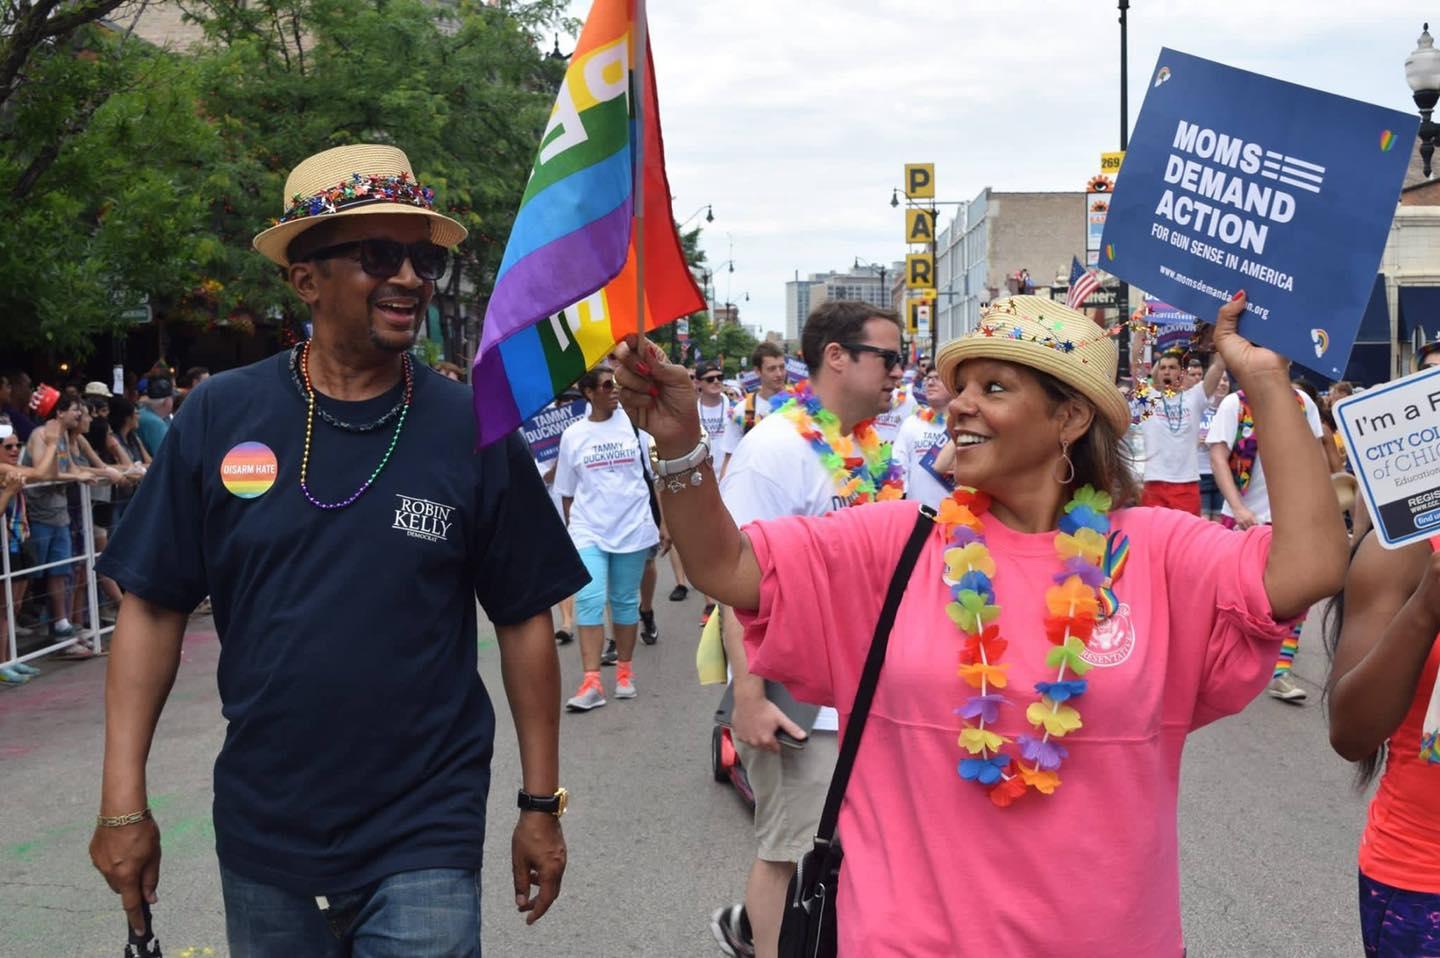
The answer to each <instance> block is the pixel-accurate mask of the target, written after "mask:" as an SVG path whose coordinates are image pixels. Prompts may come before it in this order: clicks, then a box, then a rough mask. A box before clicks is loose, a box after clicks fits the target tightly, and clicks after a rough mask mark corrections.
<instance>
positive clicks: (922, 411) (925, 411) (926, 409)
mask: <svg viewBox="0 0 1440 958" xmlns="http://www.w3.org/2000/svg"><path fill="white" fill-rule="evenodd" d="M915 415H916V416H918V417H920V421H921V422H935V421H936V420H937V418H938V420H939V422H940V425H942V426H943V425H945V413H944V411H943V410H937V409H936V408H935V407H934V406H921V407H920V408H919V409H917V410H915Z"/></svg>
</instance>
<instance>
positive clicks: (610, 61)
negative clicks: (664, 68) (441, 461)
mask: <svg viewBox="0 0 1440 958" xmlns="http://www.w3.org/2000/svg"><path fill="white" fill-rule="evenodd" d="M641 3H643V0H596V2H595V4H594V6H592V7H591V8H590V15H589V17H587V18H586V20H585V26H584V29H583V30H582V31H581V33H580V40H579V43H578V44H577V45H576V48H575V52H574V54H573V55H572V56H571V58H570V66H569V68H568V69H567V70H566V71H565V80H564V82H563V83H562V84H561V87H560V93H559V95H558V96H557V97H556V99H555V108H554V110H553V111H552V112H551V115H550V122H549V124H548V125H547V126H546V128H545V132H544V134H543V135H542V136H541V139H540V151H539V156H538V157H537V158H536V160H535V167H534V170H533V172H532V173H531V175H530V182H529V185H528V186H527V187H526V189H525V195H524V197H523V198H522V199H521V201H520V210H519V212H518V213H517V214H516V216H515V225H514V228H513V229H512V230H511V232H510V239H509V241H508V243H507V244H506V246H505V256H504V258H503V259H502V261H501V263H500V269H499V271H498V272H497V274H496V280H495V288H494V291H493V292H492V294H491V296H490V302H489V304H488V306H487V307H486V310H485V325H484V329H483V332H482V333H481V338H480V349H479V352H478V353H477V354H476V356H475V365H474V370H473V372H472V375H471V382H472V383H473V384H474V391H475V417H476V421H477V424H478V439H479V444H480V445H481V446H487V445H489V444H490V443H493V442H495V441H496V440H498V439H500V438H502V437H504V436H505V435H507V434H508V433H510V432H512V431H513V430H514V429H515V428H516V427H517V426H519V425H520V423H521V422H523V421H524V420H525V419H528V418H529V417H530V416H532V415H534V414H535V413H536V412H539V411H540V410H541V409H542V408H544V407H545V406H546V405H547V404H548V403H550V402H551V401H552V400H553V399H554V398H555V397H556V396H558V395H559V394H560V393H561V392H562V391H563V390H564V389H565V388H566V387H567V386H569V385H571V384H572V383H574V382H575V380H577V379H579V378H580V376H581V375H582V374H583V373H584V372H585V371H586V370H587V369H590V368H591V367H593V366H594V365H596V364H597V363H599V362H600V361H601V360H603V359H604V358H605V357H606V356H607V355H608V354H609V353H610V351H611V350H612V349H614V347H615V344H616V343H618V342H619V341H620V340H621V339H622V338H623V337H625V336H627V335H629V334H631V333H634V332H636V331H637V330H638V329H639V322H638V318H637V316H636V310H637V308H638V305H637V304H638V303H639V301H640V298H639V296H638V295H637V293H638V290H637V288H636V284H637V280H638V278H639V277H640V276H641V275H643V283H644V311H645V328H646V329H647V330H650V329H655V328H657V327H659V326H663V325H665V324H666V323H669V322H671V321H673V320H675V319H678V318H679V317H681V316H685V315H688V314H689V313H693V312H696V311H698V310H700V309H703V308H704V298H703V297H702V296H701V294H700V290H699V289H698V288H696V286H695V280H694V278H693V277H692V276H691V275H690V270H689V269H688V267H687V266H686V263H685V256H684V253H683V251H682V250H681V247H680V238H679V236H678V235H677V234H676V231H675V221H674V217H673V215H672V212H671V209H670V185H669V183H668V182H667V180H666V177H665V154H664V146H663V143H662V141H661V135H660V111H659V103H658V100H657V97H656V93H655V72H654V67H653V64H652V63H651V62H650V59H649V52H648V48H646V45H645V42H644V41H645V38H644V37H643V36H642V35H641V33H642V31H643V29H644V27H643V22H644V21H643V11H642V16H641V17H640V18H637V17H636V6H637V4H641ZM637 19H638V20H639V25H638V26H637ZM637 49H644V50H645V57H646V59H645V63H646V67H647V68H646V70H645V71H643V73H644V76H645V83H644V89H643V90H637V89H636V87H637V86H638V85H639V84H638V83H637V79H638V78H637V76H636V70H635V69H634V67H635V63H636V56H635V51H636V50H637ZM637 94H638V95H637ZM637 101H638V107H639V109H638V111H637V109H636V106H637ZM639 137H643V140H639V141H638V142H637V139H638V138H639ZM642 142H643V149H640V150H639V152H640V155H641V157H642V170H641V172H642V176H641V177H639V178H638V180H639V182H640V183H641V188H642V189H643V190H644V197H643V199H644V230H643V235H641V231H640V230H637V229H636V217H635V199H636V197H635V195H634V194H635V188H636V181H637V177H636V176H635V161H636V152H637V148H638V147H639V146H640V143H642ZM642 256H643V271H642V270H641V265H640V261H641V258H642Z"/></svg>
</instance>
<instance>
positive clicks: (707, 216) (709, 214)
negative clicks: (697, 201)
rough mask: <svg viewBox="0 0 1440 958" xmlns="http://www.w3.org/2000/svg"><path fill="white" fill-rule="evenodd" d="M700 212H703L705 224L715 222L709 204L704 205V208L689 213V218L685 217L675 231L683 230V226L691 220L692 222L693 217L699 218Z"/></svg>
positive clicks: (713, 213)
mask: <svg viewBox="0 0 1440 958" xmlns="http://www.w3.org/2000/svg"><path fill="white" fill-rule="evenodd" d="M701 210H703V211H704V212H705V222H707V223H713V222H715V211H714V210H713V209H711V208H710V204H709V203H706V204H705V205H704V206H702V207H700V209H698V210H696V211H695V212H693V213H691V214H690V215H689V216H687V217H685V219H684V221H683V222H681V224H680V225H679V226H678V227H676V229H684V228H685V224H686V223H688V222H690V221H691V220H693V219H694V218H695V217H697V216H699V215H700V212H701Z"/></svg>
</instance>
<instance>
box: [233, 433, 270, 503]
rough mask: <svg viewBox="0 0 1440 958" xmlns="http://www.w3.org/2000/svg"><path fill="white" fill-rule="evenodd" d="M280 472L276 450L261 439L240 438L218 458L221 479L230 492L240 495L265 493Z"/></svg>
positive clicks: (254, 495) (255, 496)
mask: <svg viewBox="0 0 1440 958" xmlns="http://www.w3.org/2000/svg"><path fill="white" fill-rule="evenodd" d="M279 474H280V468H279V466H277V465H276V463H275V453H274V452H272V451H271V450H270V447H269V446H267V445H265V444H264V443H263V442H242V443H241V444H240V445H238V446H236V447H235V448H233V449H231V450H230V451H229V452H227V453H226V454H225V458H224V459H221V460H220V481H221V482H223V483H224V484H225V489H226V490H227V491H228V492H229V493H230V494H231V495H232V496H238V497H240V498H241V499H256V498H259V497H260V496H263V495H265V493H267V492H269V491H270V487H271V486H273V485H275V479H276V477H278V476H279Z"/></svg>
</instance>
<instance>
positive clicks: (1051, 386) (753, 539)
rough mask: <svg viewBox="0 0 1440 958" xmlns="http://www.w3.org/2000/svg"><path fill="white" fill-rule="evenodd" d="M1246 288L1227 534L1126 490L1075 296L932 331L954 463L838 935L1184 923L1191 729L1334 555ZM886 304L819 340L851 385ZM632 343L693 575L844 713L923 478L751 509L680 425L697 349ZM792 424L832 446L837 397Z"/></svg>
mask: <svg viewBox="0 0 1440 958" xmlns="http://www.w3.org/2000/svg"><path fill="white" fill-rule="evenodd" d="M1244 305H1245V304H1244V301H1243V298H1242V297H1240V296H1237V298H1236V301H1234V302H1232V303H1230V304H1228V305H1227V306H1225V307H1224V308H1223V309H1222V310H1221V311H1220V315H1219V319H1218V324H1217V328H1216V333H1215V346H1216V348H1217V349H1218V350H1219V351H1220V353H1221V355H1222V356H1224V358H1225V361H1226V364H1227V365H1228V366H1229V368H1230V370H1231V372H1232V373H1233V374H1234V375H1235V376H1236V377H1237V378H1238V379H1239V380H1240V382H1241V384H1242V385H1244V387H1245V388H1246V389H1247V390H1248V393H1249V395H1250V396H1251V403H1252V406H1253V408H1254V413H1255V418H1256V421H1257V423H1259V424H1260V425H1261V427H1262V428H1259V429H1257V435H1259V436H1260V444H1261V449H1262V450H1263V452H1264V453H1265V455H1266V460H1267V462H1275V463H1277V464H1278V469H1277V471H1276V474H1275V475H1274V476H1273V477H1272V479H1271V482H1272V484H1273V485H1274V486H1275V487H1276V488H1277V489H1279V490H1280V492H1279V494H1277V495H1275V496H1274V501H1275V511H1274V516H1273V525H1272V526H1270V527H1266V528H1256V529H1252V530H1249V531H1247V532H1244V533H1241V534H1236V533H1233V532H1227V531H1226V530H1224V529H1222V528H1220V527H1219V526H1216V525H1214V524H1211V523H1206V522H1205V521H1203V520H1201V519H1199V518H1196V517H1193V516H1189V515H1187V514H1184V513H1180V512H1176V511H1174V510H1165V509H1142V508H1126V507H1127V506H1130V505H1131V504H1132V503H1133V502H1134V501H1135V499H1134V495H1135V490H1134V480H1133V478H1132V477H1131V475H1130V473H1129V470H1128V467H1127V466H1126V464H1125V461H1124V459H1123V456H1122V453H1121V448H1122V447H1121V440H1122V437H1123V436H1124V433H1125V430H1126V428H1127V427H1128V426H1129V423H1130V413H1129V410H1128V408H1127V407H1126V405H1125V403H1124V400H1123V398H1122V397H1121V394H1120V392H1119V391H1118V390H1117V389H1116V388H1115V387H1114V385H1113V383H1114V377H1115V366H1116V358H1117V350H1116V347H1115V344H1114V343H1113V342H1112V341H1111V340H1110V339H1109V338H1108V337H1107V336H1106V335H1105V331H1104V330H1103V329H1102V328H1100V327H1099V326H1096V325H1095V324H1094V323H1093V322H1091V321H1090V320H1089V319H1088V318H1087V317H1086V316H1084V315H1083V314H1081V313H1079V312H1076V311H1074V310H1071V309H1068V308H1066V307H1064V306H1063V305H1060V304H1058V303H1054V302H1052V301H1050V300H1046V299H1041V298H1038V297H1033V296H1016V297H1010V298H1008V299H1002V300H998V301H996V302H995V303H993V304H992V305H991V306H990V307H989V308H988V309H986V310H985V311H984V312H983V313H982V316H981V325H980V328H979V329H978V330H976V331H975V332H973V333H971V334H970V335H968V336H966V337H963V338H961V339H959V340H956V341H954V342H951V343H949V344H948V345H946V346H945V347H944V348H943V349H942V350H941V351H940V353H939V355H938V356H937V365H938V366H939V369H940V373H941V376H942V377H943V378H944V380H945V382H946V384H947V385H948V386H949V387H951V388H952V390H953V392H954V394H955V398H954V400H953V401H952V402H951V404H950V406H949V409H948V410H947V417H946V419H947V426H948V428H949V431H950V438H951V441H952V443H953V444H954V445H955V447H956V453H955V463H954V466H953V470H954V476H955V481H956V485H957V487H962V488H960V489H958V490H957V492H956V493H955V495H954V496H952V497H951V498H950V499H946V500H944V501H943V502H942V503H941V509H940V512H939V516H938V520H937V522H936V529H935V531H934V532H933V533H932V534H931V535H930V537H929V538H928V540H927V541H926V544H925V548H924V549H923V550H922V552H921V554H920V558H919V561H918V563H917V564H916V567H915V570H914V573H913V575H912V576H911V578H910V579H909V583H908V585H907V587H906V590H905V594H904V598H903V600H902V601H901V603H900V606H899V611H898V614H897V616H896V619H895V626H894V629H893V630H892V637H891V641H890V645H889V651H888V654H887V657H886V660H885V663H884V667H883V669H882V671H881V673H880V680H879V685H878V689H877V692H876V696H875V700H874V704H873V706H872V708H871V710H870V716H869V722H868V724H867V726H866V728H865V733H864V737H863V740H862V742H861V744H860V749H859V754H858V758H857V761H856V765H855V771H854V774H853V777H852V778H851V780H850V784H849V788H848V790H847V792H846V795H845V802H844V806H843V808H842V810H841V814H840V822H839V830H838V833H839V837H840V840H841V843H842V844H843V846H844V850H845V861H844V867H843V870H842V872H841V879H840V888H839V898H838V913H837V914H838V926H839V949H840V953H841V954H842V955H848V956H867V958H869V956H932V955H950V954H966V955H1015V956H1024V955H1041V954H1073V955H1085V956H1087V958H1104V956H1127V958H1129V956H1135V955H1145V956H1153V955H1170V956H1175V955H1180V954H1181V953H1182V951H1183V947H1184V946H1183V943H1182V940H1181V929H1180V908H1179V904H1180V903H1179V897H1180V895H1179V862H1178V849H1177V839H1176V820H1175V816H1176V802H1177V791H1178V787H1179V779H1180V755H1181V750H1182V748H1183V745H1184V741H1185V737H1186V735H1187V734H1188V733H1189V732H1190V731H1191V730H1192V729H1195V728H1198V727H1199V726H1201V725H1204V724H1206V723H1207V722H1210V721H1213V720H1215V719H1216V718H1219V717H1221V716H1224V715H1228V714H1231V713H1233V712H1236V711H1239V710H1240V709H1241V708H1243V707H1244V706H1245V704H1246V703H1247V702H1249V701H1250V699H1252V698H1253V697H1254V696H1255V695H1256V694H1257V693H1258V692H1259V691H1260V690H1261V689H1262V688H1263V687H1264V686H1265V683H1266V682H1267V681H1268V680H1269V677H1270V671H1271V666H1272V664H1273V663H1274V660H1275V656H1276V652H1277V650H1278V648H1279V643H1280V639H1281V637H1282V636H1284V635H1285V634H1286V624H1285V623H1286V621H1287V620H1288V619H1290V618H1292V617H1294V616H1296V615H1299V614H1300V613H1302V612H1304V611H1305V610H1306V609H1308V608H1309V606H1310V604H1311V603H1312V602H1314V601H1316V600H1318V599H1320V598H1323V597H1324V596H1327V595H1330V594H1332V593H1334V592H1335V591H1337V590H1338V589H1339V587H1340V584H1341V580H1342V578H1343V575H1344V568H1345V530H1344V527H1343V525H1342V523H1341V521H1340V517H1339V515H1338V513H1337V512H1336V510H1335V508H1334V496H1333V494H1332V493H1331V491H1330V484H1329V477H1328V476H1327V475H1326V472H1325V469H1324V466H1323V464H1322V463H1321V462H1320V458H1319V457H1318V456H1315V455H1314V454H1313V453H1314V439H1313V438H1312V437H1311V435H1310V432H1309V429H1308V427H1307V426H1306V423H1305V421H1304V419H1303V417H1302V416H1301V414H1300V410H1299V408H1298V407H1297V405H1296V403H1295V401H1294V399H1293V398H1291V391H1290V381H1289V375H1288V368H1287V367H1288V363H1287V362H1286V361H1285V360H1284V359H1283V358H1281V357H1280V356H1278V355H1277V354H1275V353H1273V352H1270V351H1268V350H1265V349H1261V348H1259V347H1256V346H1254V345H1252V344H1250V343H1248V342H1246V341H1245V340H1244V339H1242V338H1241V337H1240V336H1239V335H1238V334H1237V332H1236V322H1237V320H1238V317H1239V315H1240V312H1241V310H1242V309H1243V308H1244ZM887 328H888V330H889V333H888V334H889V335H890V336H891V337H892V338H893V328H894V327H893V326H892V325H890V323H888V322H871V323H870V324H868V325H867V327H866V330H865V333H866V334H867V335H864V336H861V337H857V338H856V339H855V340H854V341H853V342H849V343H831V344H829V345H828V346H826V348H825V350H824V353H823V355H818V356H815V357H808V356H807V360H810V361H812V364H813V363H814V362H819V363H823V364H824V366H825V368H826V370H827V374H828V373H832V372H833V373H834V374H835V377H836V378H838V379H840V380H841V381H843V382H846V383H851V384H853V386H849V387H847V389H852V388H853V390H854V393H855V396H856V397H857V403H856V404H857V407H858V406H860V405H863V403H861V402H860V400H863V399H865V398H867V396H868V393H867V390H868V389H869V388H870V386H871V381H872V380H873V379H874V378H875V377H876V375H878V373H880V372H883V371H884V370H886V369H888V368H889V366H888V363H889V361H890V356H889V355H887V352H889V351H891V350H893V346H892V347H888V348H887V347H886V345H885V341H884V339H883V337H884V335H886V330H887ZM872 339H873V341H871V340H872ZM643 350H644V352H643V353H637V352H634V351H631V350H628V349H622V350H621V354H622V356H623V363H624V368H622V369H621V370H619V371H618V372H617V379H618V381H619V382H620V383H621V385H622V387H623V396H624V400H625V402H626V403H627V405H628V406H630V408H631V409H632V410H633V411H634V414H635V415H637V416H638V417H640V422H641V424H642V425H643V426H644V428H646V429H648V430H649V431H650V433H651V434H652V435H653V436H654V437H655V444H656V450H657V451H656V455H657V457H658V459H659V460H660V461H659V462H658V463H657V466H658V471H659V474H660V475H662V476H665V475H666V474H667V473H673V475H671V476H670V477H669V478H668V479H666V480H664V481H662V489H663V491H662V494H661V496H662V497H661V501H662V503H663V507H664V510H665V514H666V519H667V523H668V524H669V527H670V530H671V533H672V536H673V539H674V541H675V543H676V545H677V547H678V548H679V549H680V550H681V552H682V553H683V556H684V561H685V567H686V569H687V570H689V571H690V573H691V576H692V580H693V581H694V582H695V583H696V584H697V585H698V586H699V587H701V588H703V589H705V591H706V592H707V593H708V594H711V595H715V596H717V597H718V598H719V600H720V601H721V602H723V603H725V604H728V605H732V606H734V607H735V608H736V609H737V610H750V611H748V612H747V611H741V613H740V614H741V619H742V621H744V622H746V636H745V638H746V646H747V651H748V652H749V654H750V667H751V670H752V671H754V672H756V673H758V674H761V675H764V676H766V677H767V678H771V679H776V680H778V681H781V682H783V683H784V684H785V685H786V686H787V687H789V688H790V690H791V691H792V692H793V693H794V694H795V695H796V696H797V697H799V698H801V699H805V700H808V701H812V702H820V703H825V704H832V705H834V706H836V707H837V708H838V709H839V711H840V713H841V721H842V723H846V722H848V720H849V714H850V710H851V708H852V705H853V702H854V697H855V691H856V687H857V684H858V682H859V677H860V674H861V671H862V667H863V663H864V659H865V656H866V652H867V650H868V648H869V644H870V639H871V633H872V631H873V628H874V624H875V622H876V619H877V617H878V615H879V612H880V607H881V604H882V601H883V596H884V593H885V590H886V586H887V583H888V581H889V579H890V576H891V573H892V570H893V569H894V567H895V564H896V562H897V560H898V557H899V555H900V551H901V548H902V545H903V543H904V541H905V539H906V537H907V535H908V533H909V532H910V529H911V528H912V526H913V525H914V522H915V511H914V509H915V506H914V504H907V503H902V502H888V503H887V502H880V503H877V504H874V505H869V506H866V507H864V508H858V509H848V510H840V511H838V512H835V513H832V514H831V515H828V516H825V517H820V518H807V517H795V518H786V519H779V520H776V521H774V522H759V523H753V524H751V525H748V526H746V528H745V530H744V532H743V533H742V532H740V531H739V530H737V529H736V528H735V526H734V524H733V523H732V522H731V521H730V519H729V516H728V514H727V513H726V512H725V509H724V506H723V504H722V503H721V500H720V497H719V494H718V492H717V490H716V487H715V484H714V479H713V477H712V476H711V475H710V474H709V472H708V469H707V467H706V466H705V464H704V461H703V460H704V458H705V457H704V456H703V454H702V449H703V446H702V447H699V448H697V437H698V436H699V434H700V433H699V427H698V424H697V423H696V421H695V418H694V412H693V410H694V403H693V398H692V396H691V392H690V387H689V384H688V382H687V378H686V375H685V371H684V370H683V369H681V368H679V367H676V366H671V365H669V364H667V363H665V362H664V359H663V356H661V355H659V353H658V351H657V350H655V349H654V348H653V347H651V346H650V345H649V344H645V346H644V347H643ZM842 405H843V403H842ZM834 412H835V414H836V416H837V418H838V419H839V420H840V421H841V422H842V423H844V422H846V421H847V420H846V416H847V410H846V409H843V408H842V409H837V410H835V411H834ZM808 435H813V438H812V440H811V441H812V444H814V445H815V446H816V449H817V453H820V454H823V453H824V451H825V450H823V449H821V448H820V446H821V445H823V444H824V443H825V442H826V436H827V435H828V433H827V427H826V425H825V423H823V422H817V423H816V424H815V426H814V429H813V430H812V433H811V434H808ZM687 454H690V455H687ZM823 461H825V462H827V463H828V464H829V467H830V468H832V469H833V471H834V473H835V479H836V483H837V487H840V488H859V489H862V490H863V489H864V488H865V487H866V483H867V481H868V480H871V479H873V477H871V476H867V475H866V474H865V472H864V470H865V469H866V466H865V464H864V463H863V462H859V463H857V462H855V461H854V460H849V459H846V458H845V457H843V456H824V459H823ZM875 484H877V485H878V483H875Z"/></svg>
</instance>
